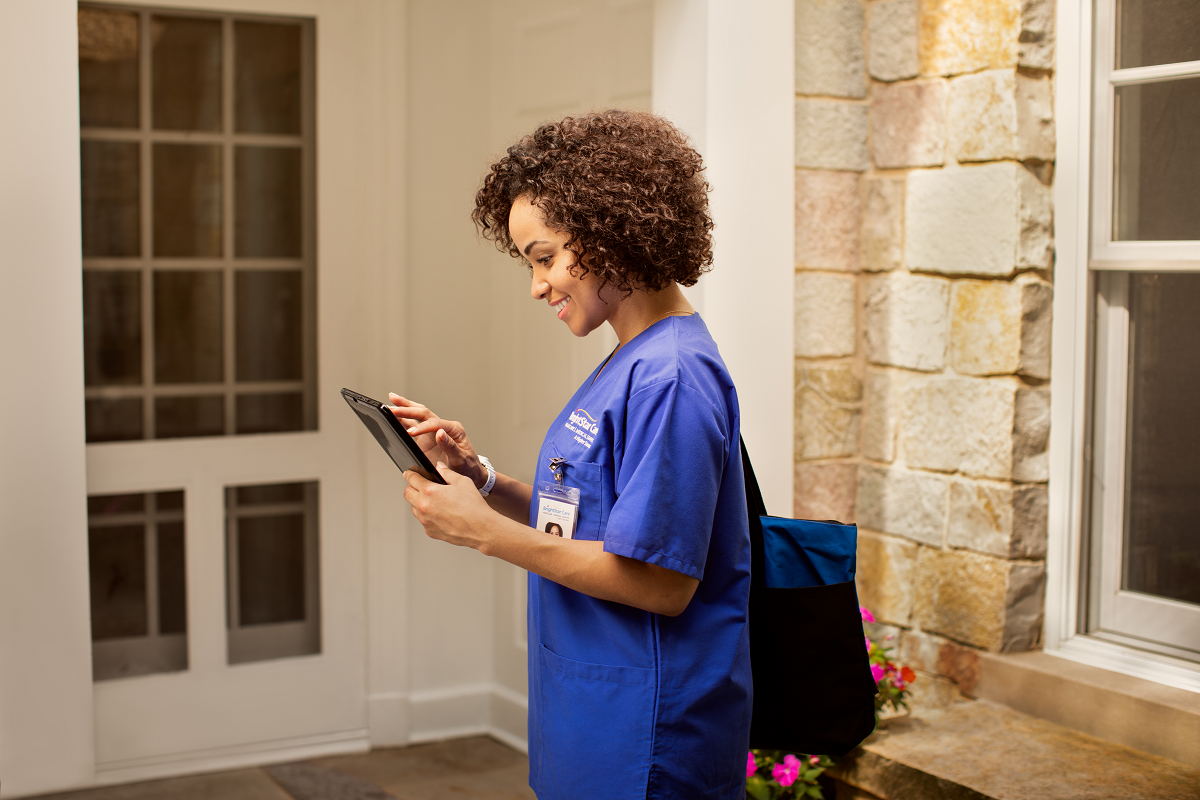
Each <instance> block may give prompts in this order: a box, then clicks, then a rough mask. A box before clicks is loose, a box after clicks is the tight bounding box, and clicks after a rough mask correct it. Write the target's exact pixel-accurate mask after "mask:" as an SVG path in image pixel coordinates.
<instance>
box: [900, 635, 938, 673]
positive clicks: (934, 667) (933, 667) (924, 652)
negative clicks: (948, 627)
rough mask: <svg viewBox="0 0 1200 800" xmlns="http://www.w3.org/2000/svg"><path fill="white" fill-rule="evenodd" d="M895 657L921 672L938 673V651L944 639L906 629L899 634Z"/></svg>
mask: <svg viewBox="0 0 1200 800" xmlns="http://www.w3.org/2000/svg"><path fill="white" fill-rule="evenodd" d="M899 641H900V644H899V646H897V648H896V658H898V659H899V660H900V661H901V663H904V664H907V665H908V666H910V667H912V668H913V669H919V670H921V671H922V672H928V673H931V674H935V675H936V674H938V651H939V650H941V648H942V645H944V644H945V643H946V640H945V639H943V638H942V637H941V636H934V635H933V634H931V633H926V632H924V631H918V630H906V631H904V632H903V633H902V634H901V635H900V640H899Z"/></svg>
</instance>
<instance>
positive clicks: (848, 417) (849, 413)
mask: <svg viewBox="0 0 1200 800" xmlns="http://www.w3.org/2000/svg"><path fill="white" fill-rule="evenodd" d="M861 406H862V381H861V380H859V378H858V376H856V375H855V374H854V370H853V368H852V367H851V365H849V364H833V365H828V366H826V365H820V366H817V365H812V364H809V365H805V364H802V363H798V364H797V365H796V405H795V408H796V426H795V435H796V443H795V444H796V446H795V454H796V458H797V459H798V460H800V461H810V460H814V459H820V458H845V457H846V456H852V455H855V452H856V450H857V446H858V426H859V416H860V413H861Z"/></svg>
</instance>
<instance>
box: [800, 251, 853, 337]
mask: <svg viewBox="0 0 1200 800" xmlns="http://www.w3.org/2000/svg"><path fill="white" fill-rule="evenodd" d="M857 285H858V282H857V280H856V279H855V277H854V276H853V275H838V274H835V273H829V272H798V273H796V301H795V309H796V355H797V356H802V357H805V358H821V357H827V356H848V355H853V353H854V342H855V339H856V337H855V335H854V317H855V289H856V287H857Z"/></svg>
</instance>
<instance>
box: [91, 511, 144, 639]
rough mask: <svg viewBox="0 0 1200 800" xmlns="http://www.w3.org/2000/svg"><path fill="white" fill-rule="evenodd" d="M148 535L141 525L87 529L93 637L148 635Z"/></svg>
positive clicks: (108, 637) (113, 637)
mask: <svg viewBox="0 0 1200 800" xmlns="http://www.w3.org/2000/svg"><path fill="white" fill-rule="evenodd" d="M145 538H146V533H145V529H144V527H143V526H142V525H113V526H108V527H103V528H101V527H91V528H89V529H88V554H89V555H88V559H89V564H90V569H89V572H90V574H91V592H92V638H93V639H116V638H121V637H127V636H145V635H146V624H147V610H146V549H145Z"/></svg>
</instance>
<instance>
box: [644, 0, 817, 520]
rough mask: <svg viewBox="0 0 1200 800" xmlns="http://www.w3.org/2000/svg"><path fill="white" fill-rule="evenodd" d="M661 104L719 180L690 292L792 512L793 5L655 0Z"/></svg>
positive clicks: (763, 480)
mask: <svg viewBox="0 0 1200 800" xmlns="http://www.w3.org/2000/svg"><path fill="white" fill-rule="evenodd" d="M654 7H655V17H654V95H653V96H654V110H655V111H656V112H658V113H660V114H663V115H664V116H666V117H667V118H668V119H671V120H672V121H674V122H675V123H676V124H677V125H679V126H680V128H682V129H683V130H684V131H685V132H686V133H687V134H688V135H690V136H691V137H692V139H693V140H694V141H695V143H696V145H697V147H698V149H699V150H700V152H701V154H702V155H703V156H704V162H705V165H706V167H707V177H708V181H709V183H711V184H712V187H713V191H712V194H711V196H710V203H711V207H712V216H713V222H714V223H715V225H716V227H715V229H714V231H713V253H714V257H715V263H714V268H713V271H712V272H711V273H709V274H708V275H706V276H705V277H704V278H702V279H701V281H700V284H699V286H698V287H697V289H695V290H692V291H691V292H690V297H691V299H692V302H693V304H694V305H696V306H697V308H698V309H699V310H700V312H701V314H702V315H703V316H704V319H705V322H706V323H707V324H708V327H709V329H710V330H711V331H712V334H713V338H714V339H716V342H717V346H718V347H719V348H720V350H721V356H722V358H724V360H725V363H726V365H727V366H728V367H729V371H730V373H731V374H732V376H733V380H734V384H735V385H736V386H737V388H738V399H739V401H740V403H741V409H742V435H743V438H745V440H746V447H747V449H748V450H749V451H750V454H751V456H752V457H753V459H754V463H755V465H756V467H755V471H756V472H757V474H758V480H759V483H760V484H761V486H762V491H763V497H764V499H765V500H766V503H767V508H768V510H770V511H771V512H772V513H774V514H780V515H784V516H791V514H792V473H793V466H792V463H793V444H792V427H793V417H792V391H793V380H794V379H793V370H794V358H793V335H792V327H793V313H794V312H793V301H792V297H793V293H794V283H793V281H794V277H793V275H794V271H795V263H794V249H793V248H794V236H795V233H794V230H795V229H794V214H795V211H794V203H795V200H794V192H795V187H794V178H793V167H794V156H793V129H794V112H793V102H794V101H793V98H794V94H793V83H792V75H793V53H794V52H795V43H794V40H793V36H794V28H793V13H794V9H793V4H792V2H791V0H755V2H753V3H746V2H739V1H738V0H655V4H654Z"/></svg>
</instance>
